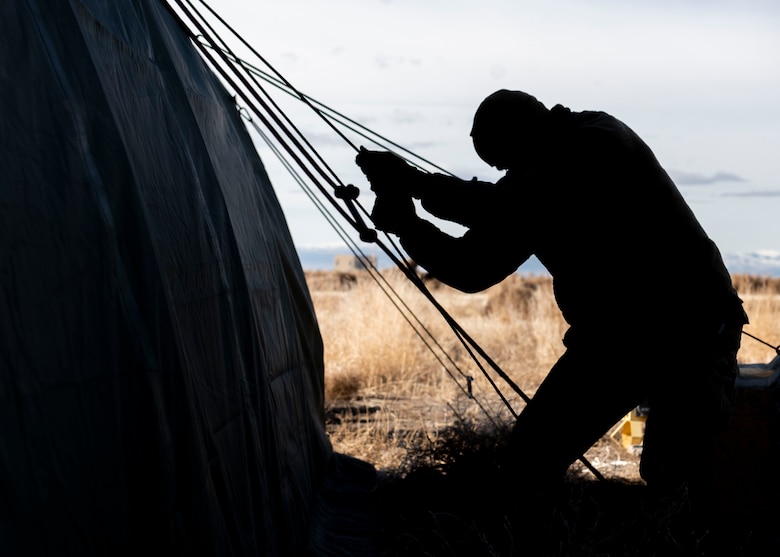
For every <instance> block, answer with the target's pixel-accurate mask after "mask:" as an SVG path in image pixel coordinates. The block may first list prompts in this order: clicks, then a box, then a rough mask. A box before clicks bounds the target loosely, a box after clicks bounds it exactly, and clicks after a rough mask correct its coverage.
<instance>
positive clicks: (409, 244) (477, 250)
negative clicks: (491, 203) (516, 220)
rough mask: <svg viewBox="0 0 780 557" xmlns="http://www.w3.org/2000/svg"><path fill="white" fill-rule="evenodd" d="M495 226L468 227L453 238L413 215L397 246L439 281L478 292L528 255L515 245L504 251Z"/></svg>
mask: <svg viewBox="0 0 780 557" xmlns="http://www.w3.org/2000/svg"><path fill="white" fill-rule="evenodd" d="M505 239H506V235H505V234H504V233H502V232H501V231H500V230H498V229H488V228H480V229H471V230H469V231H467V232H466V233H465V234H464V235H463V236H461V237H459V238H456V237H453V236H450V235H448V234H445V233H444V232H442V231H441V230H439V229H438V228H437V227H436V226H435V225H433V224H432V223H430V222H428V221H426V220H423V219H419V218H416V219H414V221H412V222H409V223H407V226H406V227H405V229H404V231H403V233H402V234H401V245H402V246H403V247H404V249H405V250H406V251H407V253H408V254H409V256H410V257H411V258H412V260H413V261H414V262H415V263H417V264H419V265H420V266H422V267H423V268H425V270H426V271H428V272H429V273H430V274H431V275H433V276H434V277H436V278H437V279H438V280H440V281H441V282H443V283H445V284H447V285H449V286H452V287H453V288H456V289H458V290H461V291H463V292H479V291H482V290H485V289H486V288H489V287H490V286H493V285H494V284H497V283H499V282H501V281H502V280H503V279H505V278H506V277H507V276H509V275H511V274H512V273H514V272H515V271H516V270H517V268H518V267H519V266H520V265H521V264H523V263H524V262H525V261H526V260H527V259H528V258H529V257H530V256H531V252H530V250H524V249H518V246H517V245H516V244H515V245H513V247H512V250H507V249H506V245H505V243H504V241H505Z"/></svg>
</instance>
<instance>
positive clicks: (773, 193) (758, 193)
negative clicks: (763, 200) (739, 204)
mask: <svg viewBox="0 0 780 557" xmlns="http://www.w3.org/2000/svg"><path fill="white" fill-rule="evenodd" d="M723 197H780V190H754V191H746V192H739V193H724V194H723Z"/></svg>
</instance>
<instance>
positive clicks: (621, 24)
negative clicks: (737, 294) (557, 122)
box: [209, 0, 780, 253]
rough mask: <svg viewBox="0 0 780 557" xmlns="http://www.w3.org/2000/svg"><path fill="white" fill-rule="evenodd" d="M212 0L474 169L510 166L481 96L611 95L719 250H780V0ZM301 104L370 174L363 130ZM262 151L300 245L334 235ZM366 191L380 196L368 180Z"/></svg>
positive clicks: (455, 163) (436, 154) (251, 33)
mask: <svg viewBox="0 0 780 557" xmlns="http://www.w3.org/2000/svg"><path fill="white" fill-rule="evenodd" d="M209 5H211V7H212V8H213V9H215V10H216V11H217V12H218V13H219V14H220V15H221V16H222V17H223V18H225V19H226V20H227V21H228V22H229V23H230V24H231V25H232V26H233V27H235V29H236V30H237V31H238V32H239V33H240V34H241V35H242V36H243V38H244V39H246V40H247V41H248V42H249V43H250V44H251V45H252V46H253V47H254V48H255V49H256V50H257V51H259V52H260V54H261V55H262V56H263V57H264V58H265V59H266V60H267V61H268V62H269V63H270V64H271V65H272V66H273V67H274V68H275V69H276V70H278V71H279V72H280V73H282V74H283V75H284V77H285V78H286V79H288V80H289V81H290V82H291V83H292V84H293V85H294V86H295V87H297V88H298V89H299V90H300V91H302V92H303V93H305V94H307V95H309V96H311V97H313V98H314V99H316V100H318V101H320V102H322V103H324V104H326V105H327V106H329V107H331V108H333V109H335V110H338V111H339V112H342V113H344V114H346V115H348V116H350V117H351V118H353V119H355V120H358V121H360V122H361V123H363V124H364V125H366V126H368V127H369V128H371V129H372V130H374V131H376V132H378V133H381V134H382V135H384V136H386V137H388V138H390V139H392V140H393V141H396V142H398V143H400V144H402V145H404V146H405V147H407V148H409V149H411V150H413V151H415V152H416V153H418V154H420V155H421V156H424V157H425V158H427V159H429V160H432V161H433V162H435V163H436V164H438V165H440V166H442V167H444V168H446V169H447V170H449V171H451V172H453V173H454V174H456V175H458V176H461V177H463V178H471V177H473V176H477V177H479V178H481V179H487V180H494V179H496V178H498V177H499V174H497V173H496V172H495V171H494V170H492V169H490V168H489V167H487V166H486V165H485V164H484V163H482V162H481V161H480V160H479V159H478V158H477V157H476V155H475V154H474V153H473V149H472V145H471V141H470V138H469V136H468V132H469V129H470V125H471V119H472V116H473V112H474V109H475V108H476V107H477V105H478V104H479V102H480V101H481V100H482V99H483V98H484V97H485V96H487V95H488V94H490V93H491V92H493V91H495V90H497V89H501V88H507V89H520V90H524V91H526V92H528V93H531V94H533V95H535V96H536V97H537V98H538V99H539V100H540V101H542V102H543V103H544V104H545V105H547V106H548V107H551V106H553V105H555V104H558V103H560V104H563V105H565V106H568V107H569V108H571V109H572V110H604V111H606V112H609V113H611V114H613V115H614V116H616V117H618V118H620V119H621V120H623V121H624V122H625V123H627V124H628V125H629V126H630V127H632V128H633V129H634V130H635V131H636V132H637V133H639V135H640V136H642V137H643V139H644V140H645V141H646V142H647V143H648V144H649V145H650V147H651V148H652V149H653V151H654V152H655V154H656V156H657V157H658V159H659V160H660V161H661V164H662V165H663V166H664V167H665V168H666V170H667V171H668V172H669V173H670V174H671V175H672V177H673V178H674V179H675V181H676V183H677V185H678V186H679V188H680V190H681V191H682V193H683V195H684V196H685V198H686V199H687V200H688V202H689V203H690V205H691V207H692V208H693V210H694V212H695V213H696V214H697V215H698V217H699V219H700V221H701V222H702V224H703V225H704V227H705V229H706V230H707V231H708V233H709V234H710V236H711V237H712V238H713V239H714V240H715V241H716V243H717V244H718V245H719V246H720V247H721V250H722V251H723V252H724V253H740V252H754V251H759V250H771V251H778V250H780V2H777V1H776V0H765V1H761V0H723V1H719V0H654V1H646V0H588V1H587V2H584V1H583V2H576V1H566V0H537V1H523V0H479V1H471V2H467V1H464V0H327V1H323V0H265V1H258V0H218V1H217V0H214V1H212V2H210V3H209ZM239 51H240V49H239ZM279 94H280V95H282V94H281V93H279ZM282 96H283V95H282ZM299 104H300V103H299ZM290 115H291V117H292V118H293V119H294V121H295V122H296V123H297V122H300V124H299V125H300V127H301V129H302V131H303V132H304V133H305V134H306V135H307V136H308V137H310V139H311V141H312V143H313V144H314V146H315V147H316V148H317V149H318V150H319V151H320V153H321V154H322V155H323V157H324V158H325V159H326V161H327V162H328V164H329V165H330V166H331V167H332V168H333V169H334V170H335V171H336V173H337V174H339V176H340V177H341V178H342V179H343V181H344V182H345V183H354V184H356V185H357V186H358V187H360V188H361V191H366V190H367V189H368V188H367V184H366V183H365V181H364V180H363V179H362V175H361V174H360V173H359V171H358V170H357V168H356V167H355V166H354V163H353V160H354V155H355V152H354V150H353V149H352V147H351V146H349V145H348V144H347V143H346V142H345V141H343V140H341V139H340V138H339V137H338V136H337V135H335V134H331V133H329V131H328V130H327V129H319V128H317V127H316V124H315V123H313V122H311V121H310V120H309V119H307V118H308V117H307V116H298V115H297V114H294V113H292V112H291V113H290ZM261 156H262V158H263V161H264V162H265V164H266V166H267V167H268V170H269V174H270V175H271V180H272V182H273V183H274V186H275V188H276V190H277V193H278V196H279V199H280V202H281V204H282V208H283V210H284V212H285V215H286V217H287V221H288V224H289V225H290V229H291V232H292V234H293V239H294V241H295V243H296V245H299V246H311V245H319V244H333V243H337V242H338V241H339V239H338V236H337V235H336V234H335V232H333V231H332V229H331V227H330V225H329V224H328V223H327V221H326V220H325V219H324V218H323V217H322V216H321V215H320V213H319V212H318V211H317V210H316V208H315V206H314V204H313V203H312V202H311V201H310V200H309V198H308V197H307V196H306V195H304V193H303V192H302V191H301V190H300V188H299V186H298V185H297V184H296V183H295V182H294V181H293V180H292V179H291V178H289V177H288V175H287V173H286V171H284V170H283V169H282V168H281V167H280V166H279V165H278V163H276V162H275V161H274V160H272V159H273V157H272V156H271V155H270V153H269V152H265V151H264V150H262V149H261ZM361 200H362V203H363V205H364V206H366V207H367V208H369V209H370V206H371V202H372V200H371V198H370V194H368V193H366V194H365V195H364V194H361ZM659 224H662V223H659Z"/></svg>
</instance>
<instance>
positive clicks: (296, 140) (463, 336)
mask: <svg viewBox="0 0 780 557" xmlns="http://www.w3.org/2000/svg"><path fill="white" fill-rule="evenodd" d="M161 1H162V2H163V3H164V4H165V5H166V7H167V8H168V11H169V12H170V14H171V16H172V17H174V18H175V19H176V20H177V21H178V23H179V25H180V26H181V27H182V29H183V30H184V31H185V32H186V33H187V34H188V36H189V37H190V38H191V40H192V41H193V43H194V44H195V45H197V46H198V49H199V50H200V51H201V53H202V54H203V56H204V57H205V58H206V60H207V61H209V62H210V64H211V65H212V67H214V69H215V70H216V71H217V72H218V73H219V74H220V75H221V76H222V77H223V79H225V80H226V82H228V83H229V84H230V85H231V86H232V87H233V88H234V89H235V90H236V93H237V94H238V95H239V96H240V97H241V98H242V99H243V100H244V101H245V102H246V103H247V104H248V106H249V107H250V108H251V109H252V110H253V112H254V113H255V114H256V115H257V116H258V118H260V120H261V121H262V122H263V124H264V125H265V127H266V128H267V129H268V130H269V131H270V132H271V133H272V134H273V136H274V138H275V139H276V140H277V141H278V142H279V143H280V145H282V146H283V147H284V149H285V151H287V154H288V155H289V156H290V157H292V158H293V159H294V160H295V162H296V164H297V165H298V167H299V168H301V169H302V170H303V172H304V173H305V174H306V175H307V176H308V177H309V179H311V180H312V182H313V183H314V184H315V185H316V186H317V187H318V189H319V190H320V192H321V193H322V194H323V195H324V196H325V197H326V198H327V199H328V200H329V201H330V203H331V204H332V205H333V206H334V207H335V208H336V209H337V210H338V211H339V213H340V214H341V216H342V217H343V218H344V219H345V220H347V222H350V223H351V224H352V225H353V226H355V227H357V226H358V224H359V223H358V222H357V221H354V222H353V221H352V220H350V215H349V213H348V212H347V211H345V210H344V209H343V208H342V207H341V206H340V205H339V204H338V203H336V201H335V200H334V199H333V197H332V196H331V195H330V194H329V193H328V192H327V191H326V190H325V188H323V187H322V185H321V184H320V183H319V181H318V180H317V178H316V177H315V176H314V174H313V171H312V169H310V168H309V167H307V166H306V165H305V164H303V161H302V160H301V157H300V156H298V154H297V153H296V152H294V150H293V149H292V148H291V147H290V144H289V143H287V142H286V141H285V140H284V139H283V137H282V136H281V133H280V131H279V130H277V129H276V128H275V127H274V126H273V125H271V122H270V121H269V118H270V119H271V120H273V122H274V123H275V124H276V125H277V126H278V127H279V128H280V130H281V131H283V132H284V134H285V135H286V136H287V138H288V139H289V140H290V141H291V142H292V143H293V145H294V146H295V147H296V148H297V149H298V152H300V153H301V155H302V156H303V158H304V159H306V161H307V162H308V163H309V164H311V165H312V166H313V167H314V169H316V170H317V171H318V172H319V173H320V174H321V176H322V177H323V178H324V179H325V181H326V182H328V183H329V185H331V187H333V188H336V187H337V186H341V187H343V186H344V185H343V184H342V183H341V182H340V180H339V178H338V176H337V175H336V173H335V172H333V170H332V169H330V168H329V167H328V166H327V164H325V162H324V160H322V157H321V156H320V155H319V153H318V152H317V151H316V149H314V147H313V146H312V145H311V144H310V143H309V142H308V140H307V139H306V138H305V136H304V135H303V134H302V133H301V132H300V131H299V130H298V129H297V128H296V127H295V125H294V124H293V123H292V122H291V121H290V120H289V118H287V116H286V114H285V113H284V112H283V111H282V110H281V109H280V108H279V107H278V105H276V103H275V102H274V101H273V99H272V98H271V97H270V95H268V93H267V92H266V91H265V90H264V89H263V87H262V86H261V85H260V84H259V83H258V82H257V80H255V79H253V82H254V84H255V86H256V88H257V90H259V91H261V92H263V93H264V94H265V95H266V97H268V102H270V104H271V105H273V107H274V108H275V109H276V111H277V112H278V113H279V114H281V115H282V116H283V117H284V118H285V119H286V120H287V124H288V126H289V127H286V126H285V124H284V123H283V122H282V121H281V120H280V118H279V114H277V112H274V111H273V110H271V108H270V107H269V104H268V102H266V101H264V100H263V99H262V98H261V97H260V95H259V94H258V93H257V90H255V89H253V87H252V85H251V84H250V83H248V82H247V79H246V77H245V76H243V75H241V74H240V73H239V72H238V71H237V70H236V68H235V65H234V63H233V62H232V61H231V60H230V57H229V56H228V54H226V53H224V52H223V51H222V49H220V48H218V47H217V46H216V43H215V41H214V39H211V38H210V35H209V34H208V33H207V31H206V29H205V28H204V26H203V25H202V24H200V23H199V22H198V21H196V20H195V19H194V18H193V16H192V13H191V12H190V11H189V10H188V9H187V8H186V7H185V6H184V5H183V4H182V1H181V0H175V1H176V3H177V5H178V6H179V8H180V9H181V10H182V11H183V12H184V13H185V14H186V15H187V17H189V18H190V21H191V22H192V23H193V25H195V27H197V28H198V30H199V32H200V33H201V35H202V36H203V37H206V38H207V40H208V41H209V42H210V43H211V45H212V46H211V49H212V50H214V51H216V52H218V53H219V57H220V59H221V60H222V61H223V63H224V64H225V65H226V66H227V67H229V68H230V69H231V71H232V72H233V73H234V75H235V76H236V77H237V78H238V80H239V81H240V82H241V83H242V84H243V85H244V87H245V88H246V89H247V90H249V91H250V92H251V93H252V96H254V98H255V100H256V101H257V103H259V104H260V105H261V106H262V107H263V108H264V109H265V110H266V113H267V114H268V118H267V117H266V116H264V115H263V113H262V112H261V111H260V110H259V109H258V108H257V107H256V105H255V103H254V102H253V101H252V100H251V99H250V98H249V97H248V96H247V93H246V91H244V90H242V89H241V87H238V86H237V84H236V82H235V80H234V79H232V78H231V77H230V76H229V75H227V73H228V72H227V71H226V70H225V69H224V68H223V67H222V66H221V65H220V64H218V63H217V61H216V60H215V59H214V57H213V56H212V55H211V54H210V53H209V52H208V50H209V49H208V48H206V47H205V46H204V45H203V43H202V42H201V41H200V40H198V38H197V35H195V34H193V33H192V32H191V31H190V30H189V28H188V27H187V25H186V24H185V23H184V22H183V20H182V19H181V18H180V17H179V16H178V14H176V13H175V12H174V10H173V9H172V7H171V6H170V5H169V4H168V3H167V2H166V0H161ZM185 1H187V3H188V4H189V5H190V7H192V9H193V11H195V12H196V13H198V12H197V10H196V9H195V8H194V7H193V6H192V4H191V3H190V2H189V1H188V0H185ZM201 4H203V5H204V6H206V8H207V9H208V10H209V11H210V12H211V13H212V14H213V15H215V17H217V18H218V19H219V20H220V21H221V22H222V23H223V24H224V25H225V26H226V27H228V28H229V26H228V25H227V23H225V22H224V20H223V19H222V18H221V17H220V16H219V15H218V14H216V13H215V12H214V11H213V10H212V9H211V8H210V7H209V6H208V5H207V4H206V3H205V2H203V0H201ZM198 16H199V17H201V18H202V16H201V15H200V13H198ZM205 25H206V26H207V27H209V29H211V27H210V25H208V24H207V23H206V24H205ZM231 32H233V33H234V34H235V35H236V36H238V35H237V34H236V33H235V31H233V30H232V28H231ZM241 40H242V42H244V44H246V42H245V41H243V39H241ZM250 49H251V47H250ZM251 50H252V52H253V53H254V54H255V55H256V56H258V58H260V59H261V60H263V61H264V63H266V65H268V66H269V68H271V69H273V68H272V67H271V66H270V64H268V63H267V62H265V60H264V59H263V58H262V56H260V55H259V54H258V53H257V52H256V51H255V50H254V49H251ZM231 57H232V58H235V59H237V57H235V55H231ZM242 67H244V66H243V65H242ZM244 69H245V70H246V68H244ZM273 71H274V72H276V70H275V69H274V70H273ZM276 73H277V75H279V76H280V78H281V79H282V81H283V82H284V83H285V84H286V85H287V86H288V87H290V89H291V90H294V91H296V96H297V97H298V98H299V99H301V101H303V102H304V103H306V104H307V105H308V106H309V107H310V108H311V109H312V110H314V111H315V113H316V114H318V115H320V117H322V118H323V119H325V120H326V122H328V124H329V125H330V126H331V128H332V129H334V131H335V132H336V133H337V134H338V135H339V136H341V137H342V138H343V139H344V140H345V141H346V142H347V143H348V144H349V145H351V146H352V147H353V149H356V147H355V145H354V144H352V143H351V142H350V141H349V140H348V139H347V138H346V137H345V136H344V135H343V133H341V131H340V130H338V129H336V127H335V126H334V125H333V123H332V122H331V121H330V120H328V119H327V118H325V116H324V114H323V113H322V112H321V111H319V110H317V108H315V107H314V106H313V105H312V104H311V103H309V102H308V100H307V97H305V96H304V95H302V94H301V93H299V92H298V91H297V89H295V88H294V87H292V85H290V84H289V82H288V81H287V80H286V79H284V78H283V77H281V74H279V72H276ZM291 128H292V129H293V130H294V131H295V132H296V133H297V134H298V137H295V136H294V135H293V134H292V133H291V132H290V129H291ZM301 141H303V143H305V144H306V146H307V147H308V149H309V150H310V151H311V152H313V153H314V154H315V155H316V157H317V158H318V159H319V160H320V163H321V164H322V167H320V166H318V163H317V161H315V160H314V158H313V157H312V155H311V152H309V151H307V150H306V149H304V147H303V145H302V144H301ZM356 150H357V149H356ZM323 167H324V168H325V169H327V170H328V171H329V172H330V176H328V175H327V174H326V173H325V172H324V171H323ZM350 210H351V211H352V213H353V215H354V214H355V211H354V210H352V208H350ZM363 211H364V212H365V209H363ZM373 241H374V242H375V243H376V244H377V245H378V246H379V247H380V248H381V249H383V250H384V251H385V253H386V254H387V255H388V256H389V257H390V258H391V260H393V262H394V263H395V264H396V266H397V267H398V268H399V269H401V270H402V271H403V272H404V273H405V275H406V276H407V277H408V278H409V279H410V280H412V282H413V283H414V284H415V285H417V287H418V289H420V291H421V292H423V294H424V295H425V296H426V297H427V298H428V299H429V301H431V302H432V303H433V305H434V306H435V307H436V308H437V309H438V311H439V312H440V313H441V314H442V316H443V317H444V318H445V320H446V321H447V323H448V324H450V327H452V328H453V330H455V331H457V333H458V334H457V335H456V336H457V337H458V338H459V339H460V341H461V343H463V344H464V346H465V345H466V344H467V343H468V344H471V345H472V346H473V347H474V349H475V350H476V351H477V352H478V353H479V354H480V355H481V356H482V357H483V358H485V360H486V361H487V362H488V363H489V364H490V366H491V367H492V368H493V369H494V371H496V372H497V373H498V374H499V375H500V376H501V378H502V379H504V380H505V381H506V382H507V383H508V384H509V385H510V386H511V387H512V388H513V389H514V390H515V391H516V392H517V393H518V394H520V396H521V397H522V398H523V399H524V400H525V401H526V402H528V401H529V400H530V399H529V398H528V397H527V395H525V394H524V393H523V392H522V390H520V388H519V387H518V386H517V385H516V384H514V383H513V382H512V381H511V379H510V378H509V377H508V376H507V375H506V374H505V373H504V372H503V370H501V368H500V367H499V366H498V365H497V364H496V363H495V362H494V361H493V360H492V358H490V357H489V356H488V355H487V354H486V353H485V351H484V350H483V349H482V348H481V347H480V346H479V345H478V344H477V343H476V342H475V341H474V340H473V338H471V336H470V335H468V333H466V331H465V330H463V329H462V327H461V326H460V325H459V324H457V322H456V321H455V320H454V319H453V318H452V316H451V315H450V314H449V313H448V312H447V311H446V310H445V309H444V308H443V307H442V306H441V304H439V303H438V301H437V300H435V298H434V297H433V296H432V294H431V293H430V292H429V291H428V289H427V288H425V286H424V284H422V281H421V280H420V279H419V277H417V275H416V274H415V273H413V272H411V270H410V269H408V268H406V266H405V265H403V264H402V262H401V260H400V259H399V258H398V257H396V256H395V254H393V253H392V252H391V251H390V250H389V249H388V248H387V246H385V244H384V243H383V242H381V241H380V240H379V239H378V238H374V240H373ZM470 353H471V352H470ZM472 357H473V356H472ZM475 361H476V359H475ZM479 367H480V369H481V370H483V373H484V374H485V375H486V376H487V375H488V374H487V373H486V371H485V370H484V368H483V367H482V366H481V365H480V366H479ZM488 379H489V380H490V382H491V384H492V385H494V388H495V389H496V390H497V392H498V393H499V395H500V396H501V398H502V400H504V401H505V404H507V405H508V402H506V399H505V397H503V395H502V394H501V393H500V390H499V389H498V388H497V386H495V383H494V382H493V381H492V379H490V378H489V377H488ZM508 407H509V409H510V410H511V411H512V412H513V413H514V411H513V410H512V408H511V406H509V405H508ZM580 460H581V461H582V462H583V463H585V465H586V466H587V467H588V468H589V469H590V470H591V471H592V472H593V473H594V474H595V475H596V476H597V477H598V478H599V479H603V477H602V476H601V475H600V474H599V473H598V471H597V470H595V469H594V468H593V467H592V466H591V465H590V463H588V462H587V461H586V460H585V458H584V456H583V457H580Z"/></svg>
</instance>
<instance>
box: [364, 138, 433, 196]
mask: <svg viewBox="0 0 780 557" xmlns="http://www.w3.org/2000/svg"><path fill="white" fill-rule="evenodd" d="M355 163H356V164H357V165H358V166H359V167H360V169H361V170H362V171H363V174H365V175H366V178H367V179H368V181H369V183H370V184H371V191H373V192H374V193H376V194H377V196H381V195H385V194H387V195H401V196H405V197H419V195H418V191H417V190H418V188H419V178H420V175H421V174H422V173H421V172H420V171H419V170H417V169H416V168H414V167H413V166H411V165H410V164H408V163H407V162H406V161H405V160H403V159H402V158H401V157H399V156H398V155H396V154H394V153H391V152H390V151H369V150H368V149H366V148H365V147H361V148H360V152H359V153H358V154H357V156H356V157H355Z"/></svg>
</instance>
